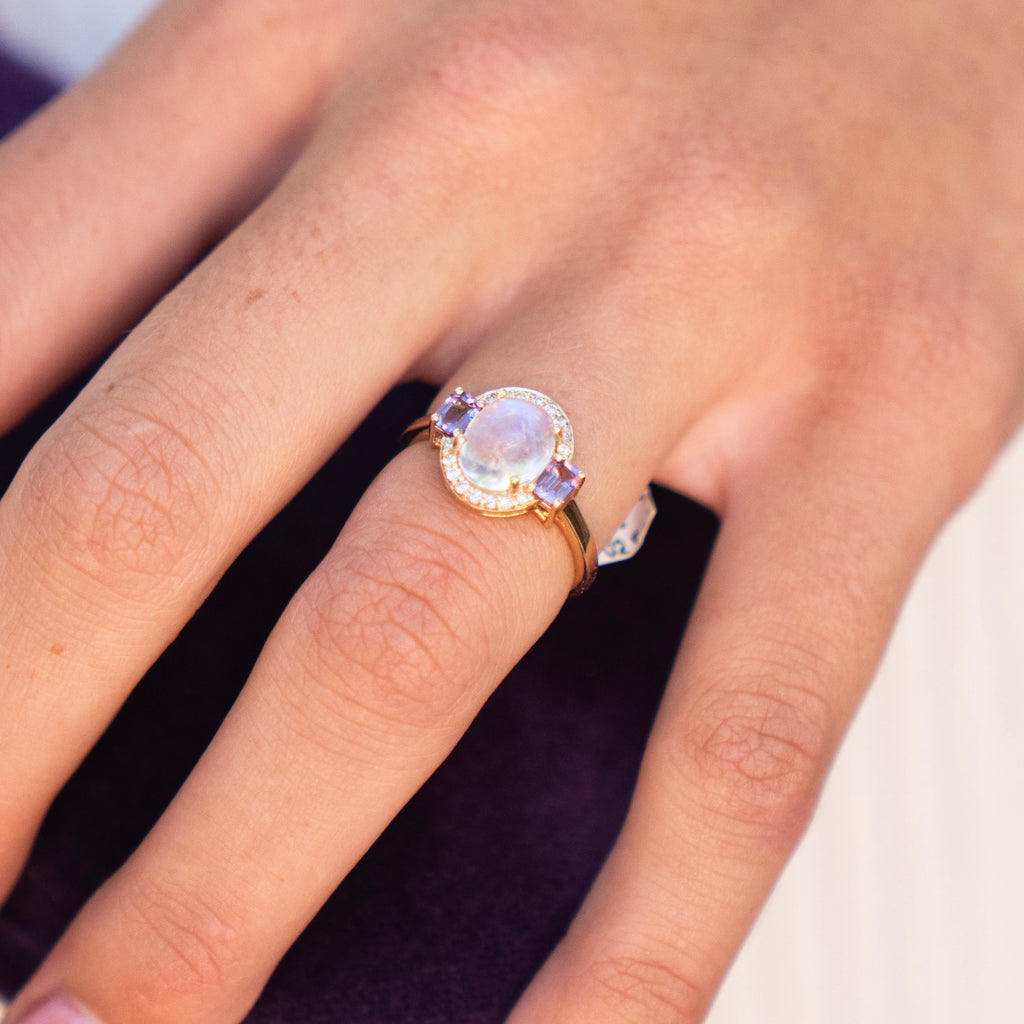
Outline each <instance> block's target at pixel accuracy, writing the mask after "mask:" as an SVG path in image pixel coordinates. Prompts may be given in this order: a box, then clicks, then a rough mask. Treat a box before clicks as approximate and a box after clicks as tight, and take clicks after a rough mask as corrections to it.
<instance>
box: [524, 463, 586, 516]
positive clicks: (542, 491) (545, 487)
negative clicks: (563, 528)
mask: <svg viewBox="0 0 1024 1024" xmlns="http://www.w3.org/2000/svg"><path fill="white" fill-rule="evenodd" d="M582 486H583V474H582V473H581V472H580V471H579V470H578V469H577V468H576V467H575V466H574V465H573V464H572V463H571V462H558V461H556V460H553V461H551V462H549V463H548V465H547V468H546V469H545V470H544V472H543V473H541V475H540V476H539V477H537V483H536V485H535V486H534V488H533V496H534V497H535V498H537V499H538V500H540V501H541V502H543V503H544V504H545V505H547V506H548V507H549V508H554V507H555V506H556V505H557V506H558V507H559V508H561V507H562V506H563V505H567V504H568V503H569V502H570V501H571V500H572V499H573V498H574V497H575V496H576V492H577V491H578V490H579V489H580V487H582Z"/></svg>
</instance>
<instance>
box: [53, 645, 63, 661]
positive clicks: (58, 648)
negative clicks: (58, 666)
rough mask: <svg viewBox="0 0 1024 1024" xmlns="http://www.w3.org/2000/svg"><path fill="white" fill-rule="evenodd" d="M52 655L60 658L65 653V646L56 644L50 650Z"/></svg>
mask: <svg viewBox="0 0 1024 1024" xmlns="http://www.w3.org/2000/svg"><path fill="white" fill-rule="evenodd" d="M50 653H51V654H55V655H56V656H57V657H58V658H59V657H60V656H61V655H62V654H63V653H64V645H63V644H54V645H53V646H52V647H51V648H50Z"/></svg>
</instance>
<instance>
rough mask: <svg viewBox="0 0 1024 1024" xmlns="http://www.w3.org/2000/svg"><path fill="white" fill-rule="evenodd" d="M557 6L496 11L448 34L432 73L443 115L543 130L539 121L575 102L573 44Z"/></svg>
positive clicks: (525, 5) (498, 7)
mask: <svg viewBox="0 0 1024 1024" xmlns="http://www.w3.org/2000/svg"><path fill="white" fill-rule="evenodd" d="M561 21H562V19H560V18H559V17H557V15H556V13H555V12H552V10H551V8H550V5H547V4H542V3H538V2H535V0H529V2H526V0H523V2H519V3H517V4H514V5H489V6H487V7H485V8H483V9H482V10H481V11H480V12H478V13H477V15H476V16H474V17H471V18H468V19H464V20H463V23H462V25H461V26H460V27H458V28H455V29H454V30H449V31H448V32H446V33H445V35H444V37H443V41H442V42H441V44H440V45H439V47H438V49H437V51H436V54H435V55H434V59H433V61H432V63H431V65H430V84H431V86H432V89H431V90H430V91H432V92H433V93H434V95H435V96H436V97H437V99H439V101H440V106H441V108H442V110H447V111H448V112H449V113H451V114H455V115H456V116H463V117H468V119H469V120H471V121H484V122H487V123H492V122H493V121H494V119H495V117H497V118H499V119H502V120H504V119H511V120H514V121H516V122H519V123H522V124H524V125H526V124H532V125H536V124H537V119H538V113H539V112H540V111H543V110H549V109H551V108H552V106H556V107H557V106H558V105H560V103H561V102H562V101H564V100H566V99H570V98H571V97H572V95H573V91H574V89H577V88H579V86H581V85H582V83H579V84H578V85H577V84H574V78H573V76H572V75H571V74H570V73H569V69H571V67H572V63H571V62H570V61H568V60H567V59H566V57H565V45H567V44H569V43H570V41H571V37H567V36H566V33H565V32H564V31H563V30H562V29H561V28H560V25H561Z"/></svg>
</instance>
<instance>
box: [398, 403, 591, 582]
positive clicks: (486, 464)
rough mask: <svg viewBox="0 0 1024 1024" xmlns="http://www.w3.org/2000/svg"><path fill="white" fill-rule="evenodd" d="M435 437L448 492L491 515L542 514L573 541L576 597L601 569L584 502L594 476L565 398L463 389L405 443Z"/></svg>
mask: <svg viewBox="0 0 1024 1024" xmlns="http://www.w3.org/2000/svg"><path fill="white" fill-rule="evenodd" d="M421 437H429V439H430V442H431V444H433V445H434V447H435V448H438V449H439V450H440V456H441V472H442V475H443V477H444V481H445V484H446V485H447V487H448V490H449V491H451V493H452V494H454V495H455V497H456V498H458V499H459V501H461V502H462V503H463V504H464V505H467V506H468V507H469V508H471V509H473V510H474V511H475V512H479V513H481V514H482V515H485V516H491V517H494V518H502V519H506V518H509V517H511V516H521V515H525V514H526V513H528V512H533V513H535V514H536V515H537V516H538V517H539V518H540V519H541V520H542V521H543V522H544V523H546V524H548V525H550V524H551V523H556V524H557V525H558V526H559V527H560V528H561V530H562V532H563V534H564V535H565V537H566V540H567V541H568V542H569V548H570V550H571V552H572V556H573V565H574V570H575V576H574V583H573V588H572V592H571V593H572V595H573V596H575V595H578V594H582V593H583V592H584V591H585V590H586V589H587V587H589V586H590V584H591V583H593V582H594V577H595V576H596V575H597V565H598V560H597V550H596V548H595V545H594V541H593V538H592V537H591V535H590V530H589V528H588V527H587V524H586V521H585V520H584V518H583V513H582V512H581V511H580V509H579V506H578V505H577V504H576V495H577V494H579V491H580V488H581V487H582V486H583V481H584V480H585V479H586V474H584V473H583V472H581V471H580V470H579V469H578V468H577V467H576V466H574V465H573V464H572V462H571V461H570V460H571V459H572V455H573V448H574V441H573V432H572V425H571V424H570V423H569V418H568V417H567V416H566V415H565V413H564V412H563V410H562V408H561V406H559V405H558V403H557V402H554V401H552V400H551V399H550V398H548V396H547V395H543V394H541V393H540V392H539V391H533V390H531V389H530V388H518V387H515V388H511V387H509V388H497V389H496V390H493V391H485V392H484V393H483V394H481V395H478V396H477V397H474V396H473V395H471V394H469V392H467V391H464V390H463V389H462V388H456V389H455V391H453V392H452V393H451V394H450V395H449V396H448V397H447V398H446V399H445V400H444V402H442V403H441V407H440V408H439V409H438V410H437V412H435V413H434V414H433V415H432V416H424V417H421V418H420V419H418V420H416V421H415V422H413V423H411V424H410V425H409V427H408V428H407V429H406V431H405V433H404V434H403V435H402V442H403V443H404V444H411V443H412V442H413V441H415V440H418V439H419V438H421Z"/></svg>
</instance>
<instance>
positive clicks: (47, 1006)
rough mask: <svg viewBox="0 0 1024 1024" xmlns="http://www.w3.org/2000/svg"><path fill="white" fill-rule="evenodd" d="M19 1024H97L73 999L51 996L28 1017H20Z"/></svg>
mask: <svg viewBox="0 0 1024 1024" xmlns="http://www.w3.org/2000/svg"><path fill="white" fill-rule="evenodd" d="M5 1024H6V1022H5ZM21 1024H98V1021H97V1020H96V1018H95V1017H93V1015H92V1014H91V1013H88V1012H86V1011H85V1010H84V1009H82V1007H81V1006H79V1005H78V1003H76V1002H75V1001H74V1000H73V999H68V998H66V997H65V996H52V997H51V998H50V999H47V1000H46V1001H45V1002H43V1003H40V1004H39V1005H38V1006H37V1007H35V1009H33V1010H32V1011H31V1012H30V1013H29V1014H28V1016H26V1017H22V1019H21Z"/></svg>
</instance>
